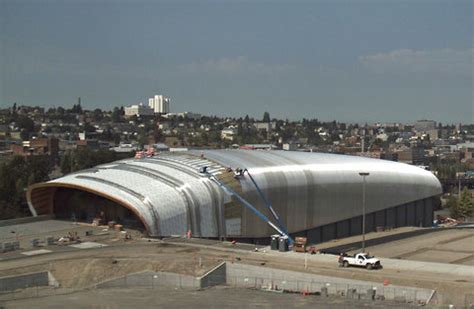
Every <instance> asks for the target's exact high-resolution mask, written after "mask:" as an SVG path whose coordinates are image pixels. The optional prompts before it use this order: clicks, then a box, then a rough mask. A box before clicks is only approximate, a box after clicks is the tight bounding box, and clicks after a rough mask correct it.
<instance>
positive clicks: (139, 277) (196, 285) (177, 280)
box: [96, 262, 226, 289]
mask: <svg viewBox="0 0 474 309" xmlns="http://www.w3.org/2000/svg"><path fill="white" fill-rule="evenodd" d="M225 284H226V264H225V262H223V263H221V264H219V265H217V266H216V267H214V268H213V269H211V270H209V271H208V272H207V273H206V274H204V275H203V276H202V277H193V276H188V275H181V274H175V273H169V272H153V271H145V272H140V273H135V274H129V275H126V276H123V277H119V278H115V279H112V280H108V281H105V282H102V283H99V284H97V285H96V287H97V288H117V287H121V288H123V287H148V288H153V287H159V286H168V287H179V288H184V289H200V288H205V287H210V286H215V285H225Z"/></svg>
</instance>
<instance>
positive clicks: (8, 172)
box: [0, 156, 52, 219]
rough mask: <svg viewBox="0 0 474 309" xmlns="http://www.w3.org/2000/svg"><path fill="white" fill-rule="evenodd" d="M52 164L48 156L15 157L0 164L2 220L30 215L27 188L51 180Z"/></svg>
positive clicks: (0, 216) (0, 209)
mask: <svg viewBox="0 0 474 309" xmlns="http://www.w3.org/2000/svg"><path fill="white" fill-rule="evenodd" d="M51 169H52V164H51V161H50V158H49V157H47V156H31V157H28V158H25V157H22V156H14V157H13V158H12V159H11V160H8V161H5V162H3V163H1V164H0V219H9V218H15V217H20V216H26V215H28V214H29V210H28V205H27V204H26V197H25V193H26V188H27V187H28V186H29V185H31V184H33V183H37V182H42V181H46V180H48V178H49V173H50V172H51Z"/></svg>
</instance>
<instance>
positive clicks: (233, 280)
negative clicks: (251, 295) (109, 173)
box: [96, 262, 434, 304]
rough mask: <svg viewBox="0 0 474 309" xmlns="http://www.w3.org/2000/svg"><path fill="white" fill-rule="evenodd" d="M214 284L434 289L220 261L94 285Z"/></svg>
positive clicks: (388, 294) (389, 295)
mask: <svg viewBox="0 0 474 309" xmlns="http://www.w3.org/2000/svg"><path fill="white" fill-rule="evenodd" d="M215 285H229V286H234V287H243V288H257V289H273V290H287V291H294V292H303V291H304V292H311V293H320V294H321V295H324V296H328V295H338V296H341V297H348V298H352V299H367V300H375V299H379V300H380V299H387V300H395V301H400V302H415V303H424V304H427V303H428V302H429V300H430V299H432V295H433V292H434V290H428V289H421V288H413V287H405V286H395V285H390V286H384V285H383V283H376V282H370V281H361V280H352V279H344V278H337V277H329V276H321V275H314V274H308V273H302V272H295V271H287V270H281V269H274V268H268V267H261V266H253V265H246V264H236V263H225V262H223V263H221V264H219V265H217V266H216V267H214V268H213V269H211V270H210V271H208V272H207V273H206V274H204V275H203V276H202V277H193V276H189V275H181V274H175V273H168V272H152V271H146V272H141V273H135V274H129V275H126V276H123V277H120V278H115V279H112V280H108V281H105V282H102V283H99V284H97V285H96V287H97V288H117V287H120V288H124V287H125V288H126V287H148V288H153V287H158V286H166V287H179V288H191V289H200V288H206V287H210V286H215Z"/></svg>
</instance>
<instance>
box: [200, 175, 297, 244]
mask: <svg viewBox="0 0 474 309" xmlns="http://www.w3.org/2000/svg"><path fill="white" fill-rule="evenodd" d="M245 172H246V173H247V174H248V175H249V177H250V179H251V181H252V183H253V184H254V185H255V187H256V188H257V191H258V193H259V195H260V197H261V198H262V200H263V201H264V203H265V205H266V206H267V208H268V209H269V210H270V212H271V213H272V215H273V217H274V218H275V219H276V220H277V222H278V226H277V225H275V224H274V223H273V222H271V221H270V219H269V218H268V217H267V216H265V215H264V214H262V213H261V212H260V211H259V210H258V209H256V208H255V207H254V206H253V205H252V204H250V203H249V202H248V201H247V200H246V199H244V198H243V197H242V196H240V194H238V193H237V192H235V191H234V190H232V189H231V188H230V187H229V186H227V185H225V184H224V183H223V182H221V181H220V180H219V179H217V177H216V176H214V175H212V174H210V173H209V172H208V171H207V166H204V167H202V168H201V169H200V173H202V174H205V175H206V176H207V177H208V178H209V179H210V180H212V181H213V182H214V183H216V184H217V185H218V186H219V187H221V188H222V189H223V190H224V191H225V192H226V193H227V194H229V195H231V196H234V197H235V198H236V199H237V200H238V201H239V202H240V203H241V204H242V205H244V206H245V207H247V208H248V209H250V210H251V211H253V212H254V213H255V214H256V215H257V216H258V217H259V218H260V219H262V220H263V221H264V222H266V223H267V224H268V225H270V226H271V227H272V228H273V229H274V230H275V231H277V232H278V234H280V235H281V236H285V237H287V238H288V242H289V244H293V243H294V240H293V238H291V236H290V235H289V234H288V231H287V230H286V229H285V228H284V227H283V224H282V223H281V221H280V218H279V217H278V215H277V213H276V212H275V210H274V209H273V207H272V205H271V204H270V202H269V201H268V199H267V198H266V196H265V194H264V193H263V192H262V191H261V190H260V188H259V186H258V185H257V183H256V181H255V179H254V178H253V177H252V175H250V173H249V171H248V170H247V169H245V170H240V169H237V173H236V176H243V175H244V173H245Z"/></svg>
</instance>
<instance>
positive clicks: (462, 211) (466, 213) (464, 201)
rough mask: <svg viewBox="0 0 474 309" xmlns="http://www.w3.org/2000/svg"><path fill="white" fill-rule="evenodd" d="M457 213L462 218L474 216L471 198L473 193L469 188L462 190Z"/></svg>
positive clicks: (473, 204)
mask: <svg viewBox="0 0 474 309" xmlns="http://www.w3.org/2000/svg"><path fill="white" fill-rule="evenodd" d="M457 212H458V214H459V217H460V218H467V217H470V216H472V215H473V214H474V202H473V200H472V197H471V192H470V191H469V189H468V188H467V187H464V189H463V190H462V193H461V197H460V199H459V203H458V207H457Z"/></svg>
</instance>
